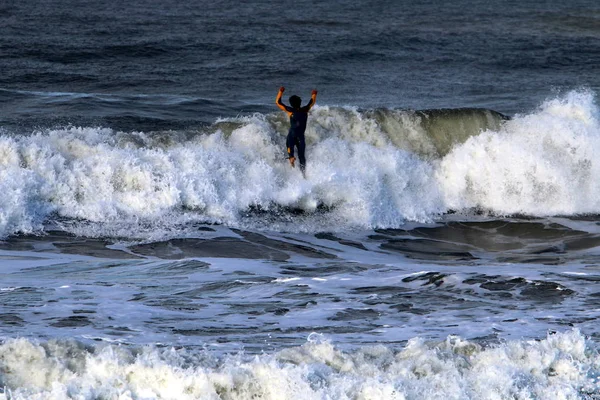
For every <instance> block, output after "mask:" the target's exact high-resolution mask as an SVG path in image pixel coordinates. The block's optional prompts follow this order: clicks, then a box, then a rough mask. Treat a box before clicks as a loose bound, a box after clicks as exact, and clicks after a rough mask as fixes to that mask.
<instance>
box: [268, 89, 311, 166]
mask: <svg viewBox="0 0 600 400" xmlns="http://www.w3.org/2000/svg"><path fill="white" fill-rule="evenodd" d="M281 95H282V92H279V94H278V95H277V100H276V101H275V102H276V103H277V106H278V107H279V108H281V109H282V110H283V111H285V112H287V113H288V115H289V116H290V130H289V132H288V135H287V140H286V146H287V152H288V157H289V158H291V157H294V146H296V147H298V160H299V161H300V169H301V170H302V172H304V169H305V167H306V157H305V156H304V149H305V148H306V143H305V141H304V131H306V121H307V120H308V111H310V109H311V108H312V106H313V105H314V104H315V99H316V94H315V95H313V96H312V97H311V99H310V101H309V102H308V104H307V105H305V106H304V107H301V108H292V107H290V106H286V105H285V104H283V103H282V102H281Z"/></svg>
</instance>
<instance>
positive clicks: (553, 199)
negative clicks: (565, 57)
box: [437, 92, 600, 216]
mask: <svg viewBox="0 0 600 400" xmlns="http://www.w3.org/2000/svg"><path fill="white" fill-rule="evenodd" d="M598 154H600V122H599V119H598V108H597V106H596V104H595V102H594V97H593V95H592V94H591V93H589V92H571V93H569V94H567V95H566V96H564V97H562V98H558V99H553V100H549V101H547V102H545V103H544V104H543V105H542V106H541V107H540V109H539V110H538V111H537V112H535V113H532V114H528V115H520V116H516V117H515V118H514V119H513V120H512V121H510V122H508V123H506V124H505V125H504V127H503V129H502V130H500V131H498V132H494V131H487V132H485V133H482V134H481V135H478V136H475V137H471V138H470V139H469V140H468V141H467V142H466V143H464V144H463V145H460V146H457V147H455V149H454V150H453V151H452V152H451V153H450V154H448V155H447V156H446V157H444V159H443V160H442V162H441V165H440V168H439V170H438V171H437V177H438V180H439V182H440V187H441V188H442V191H443V192H444V198H445V204H446V206H447V207H449V208H453V209H458V210H460V209H464V208H470V207H479V208H483V209H488V210H492V211H494V212H496V213H499V214H516V213H523V214H529V215H535V216H548V215H561V214H562V215H573V214H584V213H594V214H595V213H598V212H600V181H599V180H598V177H600V162H598V157H597V155H598Z"/></svg>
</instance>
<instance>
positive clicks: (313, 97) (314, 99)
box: [302, 90, 317, 112]
mask: <svg viewBox="0 0 600 400" xmlns="http://www.w3.org/2000/svg"><path fill="white" fill-rule="evenodd" d="M316 102H317V91H316V90H313V91H312V93H311V94H310V100H309V102H308V104H307V105H305V106H304V107H303V108H302V110H303V111H307V112H308V111H310V109H311V108H312V106H314V105H315V103H316Z"/></svg>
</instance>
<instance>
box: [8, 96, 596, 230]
mask: <svg viewBox="0 0 600 400" xmlns="http://www.w3.org/2000/svg"><path fill="white" fill-rule="evenodd" d="M403 115H404V114H401V113H399V112H398V111H389V113H388V114H385V118H384V117H381V116H380V117H377V118H375V117H373V116H369V115H367V114H364V113H360V112H358V111H356V110H351V109H348V110H345V111H344V109H329V108H328V107H322V108H315V110H314V112H313V115H312V116H311V119H310V121H311V123H310V124H309V127H308V130H307V134H306V136H307V142H308V168H307V179H303V178H302V176H301V174H300V171H299V170H298V169H291V168H289V165H287V162H286V160H285V158H284V154H285V153H284V140H285V137H284V135H285V133H284V125H283V123H282V122H281V121H280V120H279V119H277V118H275V119H273V118H272V117H271V116H264V115H254V116H249V117H243V118H236V119H233V120H228V121H220V122H217V123H216V124H215V125H214V127H212V129H213V130H216V132H212V131H211V133H210V134H209V133H206V134H197V135H195V136H193V137H192V138H191V139H187V138H186V135H181V134H180V133H177V132H174V133H172V134H164V133H163V134H156V133H155V134H144V133H133V134H125V133H121V132H115V131H112V130H110V129H102V128H75V127H72V128H65V129H55V130H46V131H43V132H37V133H34V134H31V135H29V136H11V135H7V134H4V135H2V136H0V178H1V179H0V201H1V202H2V204H3V207H2V209H1V210H0V235H1V236H7V235H10V234H12V233H15V232H31V231H36V230H41V229H43V225H44V224H45V223H46V224H47V223H48V222H49V221H55V223H58V224H59V226H63V227H66V228H65V229H68V230H72V231H74V232H76V233H78V234H84V235H119V236H123V235H124V236H136V235H139V236H144V237H149V236H155V237H156V236H161V235H168V234H172V232H173V230H174V231H178V230H180V229H181V228H180V227H181V226H186V225H189V223H190V222H194V221H214V222H221V223H225V224H227V225H229V226H241V227H250V228H262V227H268V228H269V229H273V230H297V231H317V230H322V229H331V227H335V228H336V229H339V230H343V229H347V228H363V229H364V228H367V229H368V228H373V227H398V226H401V225H402V224H403V223H405V222H406V221H419V222H422V221H431V220H432V219H435V218H436V217H437V216H439V215H440V214H442V213H445V212H446V211H448V210H449V209H453V210H462V209H470V208H473V207H477V208H481V209H486V210H491V211H493V212H496V213H500V214H514V213H526V214H531V215H543V216H546V215H555V214H566V215H572V214H578V213H598V212H600V187H599V183H598V182H599V181H598V179H597V177H599V176H600V163H599V162H598V161H597V160H596V158H595V157H594V156H595V155H596V154H597V153H600V124H599V122H598V108H597V106H596V105H595V103H594V97H593V94H591V93H589V92H571V93H568V94H567V95H565V96H563V97H561V98H557V99H553V100H549V101H547V102H546V103H544V104H543V105H542V106H541V107H540V109H539V110H537V111H536V112H533V113H531V114H528V115H520V116H516V117H515V118H514V119H513V120H511V121H508V122H506V123H505V124H503V126H502V127H501V128H500V129H498V130H495V131H492V130H488V131H485V132H483V133H481V134H479V135H475V136H472V137H470V139H468V140H467V141H466V142H465V143H462V142H460V140H459V141H458V142H456V143H455V144H454V148H453V150H452V151H450V152H449V153H448V154H446V155H445V156H443V157H442V158H435V157H433V156H432V154H434V153H435V151H434V150H432V149H433V148H434V147H436V146H434V145H435V144H436V143H437V142H440V143H441V144H440V143H438V144H439V146H437V147H440V146H441V145H442V144H443V145H444V146H446V145H447V143H445V142H444V140H447V138H444V137H440V134H441V133H440V132H442V131H443V129H442V128H440V126H442V125H441V123H439V122H440V121H442V122H443V121H445V120H444V119H443V118H442V119H440V118H441V117H439V118H438V117H436V118H438V119H436V120H435V121H434V122H435V123H438V125H436V126H437V127H436V129H437V131H436V132H435V134H432V135H433V136H430V137H427V135H426V134H425V133H424V131H423V126H424V125H419V127H414V129H413V128H411V126H413V125H414V124H416V122H415V121H416V120H415V119H414V118H413V119H410V118H409V119H410V121H408V122H406V121H404V120H403V118H404V119H406V118H408V117H406V115H404V116H403ZM460 115H462V114H457V115H454V116H452V118H454V119H456V118H459V117H460ZM479 117H480V119H482V118H483V119H485V118H488V117H489V116H487V117H486V116H485V115H483V116H479ZM420 118H426V117H425V116H422V117H420ZM432 118H433V117H432ZM444 118H446V117H444ZM392 121H396V122H395V124H396V125H398V124H403V125H402V126H403V128H402V129H404V131H406V132H408V133H407V134H406V135H405V136H406V137H405V138H404V136H402V135H400V136H402V137H400V136H399V135H398V132H395V131H393V129H394V128H393V127H394V126H395V125H394V123H392ZM403 121H404V122H403ZM428 121H429V120H428ZM431 121H433V119H432V120H431ZM431 121H429V122H427V123H431V124H433V122H431ZM436 121H437V122H436ZM452 121H454V120H452ZM228 124H229V125H228ZM411 124H412V125H411ZM226 125H227V126H229V128H228V129H224V128H223V127H224V126H226ZM455 125H456V126H459V125H460V124H456V123H455V122H453V124H450V125H448V126H455ZM415 126H416V125H415ZM444 126H446V125H444ZM222 128H223V129H222ZM390 129H392V131H390ZM440 129H442V130H440ZM444 129H445V128H444ZM413 131H414V132H413ZM417 131H418V132H417ZM410 132H413V133H414V135H412V136H411V134H410ZM442 136H443V135H442ZM463 136H464V132H463ZM402 138H404V139H406V140H408V141H409V142H411V143H412V144H410V145H406V144H403V143H404V142H403V140H404V139H403V140H401V139H402ZM406 140H405V141H406ZM457 140H458V139H457ZM442 142H444V143H442ZM419 143H420V144H419ZM432 146H433V147H432ZM442 147H443V146H442ZM419 149H421V150H419ZM427 149H429V150H427ZM436 151H437V150H436ZM249 209H259V210H261V212H262V211H266V212H267V215H266V216H265V214H259V215H258V216H253V215H252V214H250V216H248V210H249ZM281 209H283V210H286V209H287V210H289V209H301V210H304V211H306V212H308V214H304V215H302V216H294V217H293V218H291V217H289V216H287V217H286V215H285V212H284V213H283V214H282V213H281ZM322 210H325V211H322ZM291 220H292V221H293V224H292V223H291V222H290V221H291ZM82 221H84V222H82Z"/></svg>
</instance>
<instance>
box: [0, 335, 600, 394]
mask: <svg viewBox="0 0 600 400" xmlns="http://www.w3.org/2000/svg"><path fill="white" fill-rule="evenodd" d="M591 346H592V344H590V343H587V342H586V340H585V338H584V337H583V336H582V335H581V334H580V333H579V332H578V331H576V330H573V331H567V332H564V333H557V334H552V335H549V336H548V337H547V338H545V339H543V340H540V341H522V340H521V341H511V342H507V343H504V344H501V345H496V346H491V347H482V346H481V345H479V344H476V343H473V342H469V341H465V340H462V339H460V338H458V337H453V336H451V337H448V338H447V339H446V340H445V341H442V342H438V343H432V342H427V341H424V340H421V339H419V338H415V339H412V340H410V341H409V342H408V343H407V344H406V346H404V347H403V348H401V349H396V350H395V349H393V348H390V347H387V346H383V345H378V346H372V347H364V348H360V349H357V350H353V351H342V350H340V349H337V348H336V347H335V346H334V345H332V344H331V343H329V342H327V341H323V340H322V339H319V338H316V339H315V338H312V339H311V340H310V341H309V342H307V343H306V344H305V345H304V346H301V347H295V348H288V349H285V350H282V351H280V352H278V353H274V354H262V355H260V356H255V357H244V356H243V355H237V356H228V357H225V358H222V359H215V358H214V357H212V356H211V355H210V354H207V353H203V352H200V353H198V352H195V351H193V350H192V349H188V350H185V349H179V350H175V349H157V348H151V347H145V348H141V349H137V350H133V349H129V348H127V347H122V346H116V345H103V346H98V347H96V348H90V347H84V346H82V345H81V344H77V343H74V342H64V341H63V342H56V341H50V342H46V343H41V344H40V343H37V342H32V341H29V340H26V339H11V340H7V341H6V342H5V343H3V344H2V345H0V368H1V370H2V371H3V374H2V375H1V378H2V382H1V384H2V385H4V387H5V391H4V393H3V394H0V398H3V399H40V400H41V399H56V400H58V399H97V398H118V399H142V398H143V399H178V400H185V399H200V398H201V399H232V400H233V399H252V398H261V399H364V400H367V399H428V400H429V399H531V398H535V399H540V400H541V399H552V400H555V399H578V398H582V396H585V395H586V394H590V395H592V396H597V395H598V393H600V392H599V391H600V384H599V382H598V379H597V377H598V372H599V369H598V367H599V365H600V358H599V356H598V353H597V352H596V350H595V349H594V348H592V347H591Z"/></svg>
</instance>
